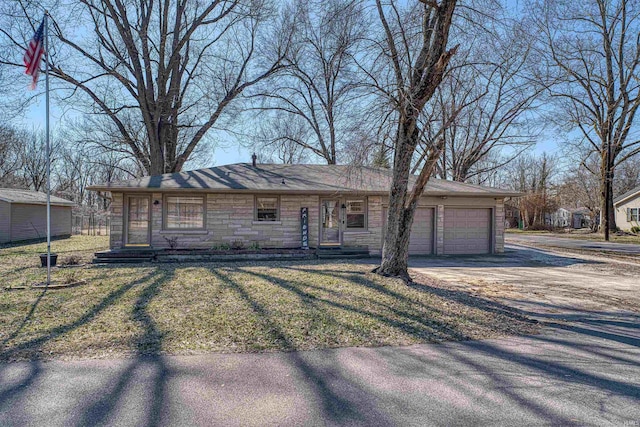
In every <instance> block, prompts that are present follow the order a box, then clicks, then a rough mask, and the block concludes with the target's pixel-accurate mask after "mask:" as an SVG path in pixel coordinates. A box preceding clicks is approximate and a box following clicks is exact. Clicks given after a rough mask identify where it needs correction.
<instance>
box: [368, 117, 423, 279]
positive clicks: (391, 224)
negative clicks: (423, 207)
mask: <svg viewBox="0 0 640 427" xmlns="http://www.w3.org/2000/svg"><path fill="white" fill-rule="evenodd" d="M397 138H398V146H402V147H409V149H401V150H396V156H395V158H394V165H393V183H392V186H391V191H390V192H389V211H388V214H387V229H386V234H385V236H384V244H383V247H382V262H381V263H380V266H379V267H378V268H377V269H376V270H375V271H376V272H377V273H378V274H382V275H385V276H397V277H400V278H402V279H404V280H406V281H409V280H410V278H409V274H408V272H407V268H408V258H409V236H410V235H411V227H412V225H413V218H414V213H415V209H411V208H410V207H407V206H406V202H407V200H406V197H407V190H408V186H409V171H410V168H411V158H412V153H413V152H414V150H413V149H410V147H413V148H414V149H415V146H416V145H417V143H418V138H419V132H418V131H417V127H416V119H415V118H411V119H405V120H404V123H402V124H401V126H399V129H398V136H397Z"/></svg>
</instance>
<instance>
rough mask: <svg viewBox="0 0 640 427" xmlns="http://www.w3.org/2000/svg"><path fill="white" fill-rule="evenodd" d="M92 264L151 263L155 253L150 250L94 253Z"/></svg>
mask: <svg viewBox="0 0 640 427" xmlns="http://www.w3.org/2000/svg"><path fill="white" fill-rule="evenodd" d="M94 256H95V258H94V259H93V263H94V264H135V263H142V262H151V261H153V260H154V259H155V252H153V251H150V250H133V249H131V250H127V249H121V250H116V251H102V252H96V253H95V254H94Z"/></svg>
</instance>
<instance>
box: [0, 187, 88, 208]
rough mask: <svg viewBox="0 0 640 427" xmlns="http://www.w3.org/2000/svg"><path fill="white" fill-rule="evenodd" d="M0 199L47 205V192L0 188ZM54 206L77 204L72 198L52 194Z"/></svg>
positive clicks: (10, 201)
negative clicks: (62, 197) (67, 198)
mask: <svg viewBox="0 0 640 427" xmlns="http://www.w3.org/2000/svg"><path fill="white" fill-rule="evenodd" d="M0 200H2V201H3V202H8V203H23V204H27V205H46V204H47V194H46V193H40V192H38V191H30V190H16V189H13V188H0ZM51 205H53V206H75V203H73V202H72V201H70V200H66V199H61V198H60V197H55V196H51Z"/></svg>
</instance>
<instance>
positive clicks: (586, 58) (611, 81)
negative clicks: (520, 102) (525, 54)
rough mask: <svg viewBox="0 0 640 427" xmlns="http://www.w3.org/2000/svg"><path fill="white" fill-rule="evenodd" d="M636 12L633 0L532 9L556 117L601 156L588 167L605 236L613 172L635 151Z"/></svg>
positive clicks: (638, 137) (639, 61)
mask: <svg viewBox="0 0 640 427" xmlns="http://www.w3.org/2000/svg"><path fill="white" fill-rule="evenodd" d="M639 13H640V4H639V2H637V1H635V0H612V1H609V0H589V1H583V2H564V1H559V0H545V1H540V2H537V3H536V4H535V5H534V7H533V8H532V10H531V11H530V15H531V16H532V20H533V25H532V26H531V27H532V28H533V29H534V31H535V33H536V35H537V36H538V39H539V52H538V54H539V56H538V60H539V61H538V62H539V64H540V65H541V67H540V70H539V78H540V79H541V81H542V82H543V83H544V84H545V85H546V86H548V87H549V95H550V96H551V98H552V100H553V101H554V105H555V107H556V110H555V111H554V117H556V118H559V119H560V120H562V123H561V124H562V125H563V126H564V127H565V128H567V129H568V130H569V131H571V132H577V133H578V134H579V144H580V145H583V146H586V147H588V148H589V150H588V151H587V155H589V152H591V153H595V154H596V155H597V156H598V157H599V164H598V168H597V169H596V170H591V172H592V173H594V174H596V175H597V176H598V177H599V179H600V196H601V202H600V204H601V211H602V212H603V214H602V215H601V216H600V219H601V227H602V228H604V231H605V238H607V239H608V234H609V229H612V228H615V216H614V215H613V191H612V181H613V178H614V172H615V170H616V168H617V167H618V166H620V165H621V164H622V163H624V162H625V161H626V160H627V159H629V158H631V157H633V156H634V155H635V154H637V153H639V152H640V132H639V130H638V127H637V125H636V124H635V121H636V120H635V117H636V112H637V110H638V107H640V67H639V65H640V38H639V37H638V34H639V33H640V14H639ZM587 163H588V162H584V164H585V165H587ZM607 212H608V215H607Z"/></svg>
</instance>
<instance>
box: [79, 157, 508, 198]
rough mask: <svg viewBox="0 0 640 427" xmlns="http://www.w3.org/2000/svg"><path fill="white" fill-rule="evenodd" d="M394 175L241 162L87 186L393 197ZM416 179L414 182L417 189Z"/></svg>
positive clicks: (445, 185)
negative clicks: (389, 193)
mask: <svg viewBox="0 0 640 427" xmlns="http://www.w3.org/2000/svg"><path fill="white" fill-rule="evenodd" d="M391 178H392V177H391V171H390V170H388V169H381V168H374V167H366V166H365V167H354V166H346V165H306V164H298V165H283V164H258V165H257V166H255V167H254V166H253V165H252V164H251V163H235V164H231V165H224V166H217V167H212V168H207V169H199V170H194V171H188V172H178V173H172V174H164V175H157V176H148V177H143V178H137V179H131V180H126V181H115V182H110V183H106V184H102V185H92V186H90V187H87V188H88V189H89V190H94V191H126V192H129V191H145V190H146V191H149V190H157V191H161V192H169V191H174V190H190V191H205V190H206V191H216V192H245V191H247V192H253V193H302V194H304V193H314V194H317V193H324V194H333V193H363V194H387V193H388V192H389V189H390V187H391ZM415 179H416V177H415V176H411V177H410V185H413V183H414V182H415ZM424 194H425V195H435V196H444V195H457V196H476V197H477V196H490V197H509V196H519V195H521V194H520V193H517V192H514V191H509V190H502V189H499V188H492V187H483V186H479V185H473V184H465V183H462V182H454V181H445V180H440V179H430V180H429V183H428V184H427V187H426V189H425V192H424Z"/></svg>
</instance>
